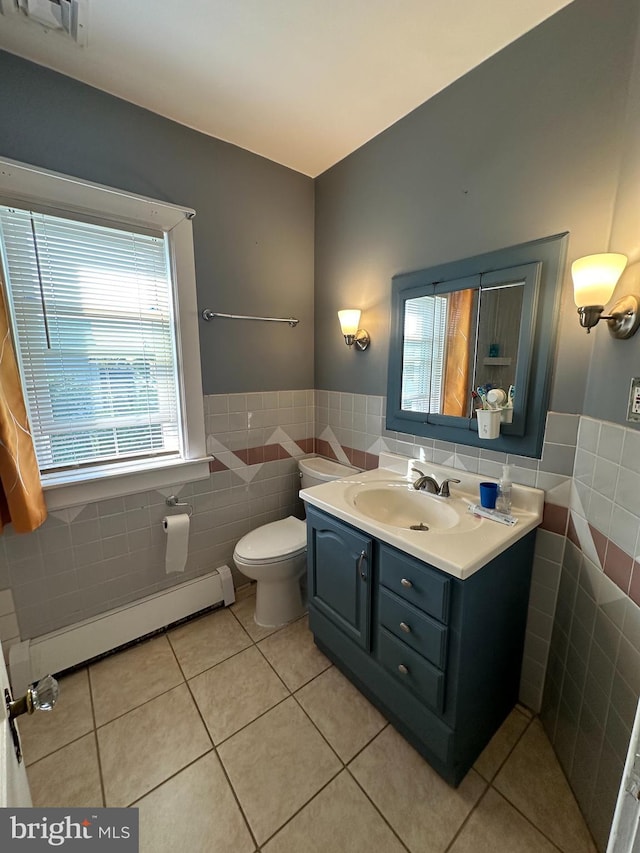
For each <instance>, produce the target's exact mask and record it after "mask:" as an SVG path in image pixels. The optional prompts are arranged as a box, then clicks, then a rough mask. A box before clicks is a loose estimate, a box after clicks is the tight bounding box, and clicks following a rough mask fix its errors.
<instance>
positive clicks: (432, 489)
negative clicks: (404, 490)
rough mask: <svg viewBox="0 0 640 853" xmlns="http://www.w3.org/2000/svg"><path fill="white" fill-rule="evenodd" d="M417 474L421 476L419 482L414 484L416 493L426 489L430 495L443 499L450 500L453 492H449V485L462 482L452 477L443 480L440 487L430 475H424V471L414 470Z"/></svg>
mask: <svg viewBox="0 0 640 853" xmlns="http://www.w3.org/2000/svg"><path fill="white" fill-rule="evenodd" d="M411 470H412V471H414V472H415V473H416V474H419V475H420V476H419V477H418V479H417V480H415V481H414V483H413V488H414V489H416V491H419V490H420V489H424V491H425V492H429V494H430V495H438V497H441V498H450V497H451V492H450V491H449V483H459V482H460V480H455V479H453V478H452V477H450V478H449V479H447V480H443V481H442V483H441V484H440V485H438V482H437V480H434V478H433V477H430V476H429V475H428V474H424V473H423V472H422V471H419V470H418V469H417V468H412V469H411Z"/></svg>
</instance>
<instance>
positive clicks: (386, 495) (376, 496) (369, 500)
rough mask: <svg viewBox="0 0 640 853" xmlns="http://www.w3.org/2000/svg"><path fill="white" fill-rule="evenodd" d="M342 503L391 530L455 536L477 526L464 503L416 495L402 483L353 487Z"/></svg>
mask: <svg viewBox="0 0 640 853" xmlns="http://www.w3.org/2000/svg"><path fill="white" fill-rule="evenodd" d="M345 499H346V502H347V503H348V504H349V505H350V506H352V507H353V508H354V509H356V510H357V511H358V512H360V513H362V514H363V515H366V516H367V517H368V518H371V519H373V520H374V521H377V522H379V523H380V524H388V525H391V526H392V527H403V528H408V529H410V530H423V531H428V530H433V531H437V532H438V533H445V532H447V531H448V532H451V533H455V532H458V531H461V530H469V529H471V528H473V527H477V526H478V525H479V523H480V519H479V518H476V517H475V516H473V515H472V514H471V513H470V512H468V504H466V503H465V502H464V501H461V500H460V499H458V498H440V497H437V496H436V495H432V494H429V493H428V492H424V491H417V490H416V489H414V488H413V486H412V485H410V484H409V485H407V484H406V483H370V484H367V485H362V484H359V485H353V486H350V487H349V488H348V489H347V490H346V492H345Z"/></svg>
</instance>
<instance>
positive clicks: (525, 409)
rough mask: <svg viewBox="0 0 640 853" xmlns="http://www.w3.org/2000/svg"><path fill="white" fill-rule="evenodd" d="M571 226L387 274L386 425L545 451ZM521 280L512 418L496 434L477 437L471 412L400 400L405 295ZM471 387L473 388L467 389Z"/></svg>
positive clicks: (525, 452)
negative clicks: (420, 407) (421, 408)
mask: <svg viewBox="0 0 640 853" xmlns="http://www.w3.org/2000/svg"><path fill="white" fill-rule="evenodd" d="M567 243H568V232H563V233H562V234H556V235H554V236H552V237H546V238H543V239H540V240H533V241H531V242H529V243H521V244H519V245H517V246H511V247H509V248H506V249H500V250H498V251H494V252H488V253H486V254H483V255H476V256H475V257H472V258H464V259H462V260H458V261H452V262H450V263H446V264H440V265H438V266H435V267H430V268H428V269H423V270H417V271H416V272H410V273H403V274H400V275H396V276H394V277H393V279H392V301H391V339H390V342H389V372H388V378H387V413H386V427H387V429H388V430H394V431H396V432H404V433H410V434H412V435H418V436H423V437H426V438H433V439H437V440H441V441H448V442H451V443H453V444H466V445H470V446H474V447H483V448H485V449H486V450H495V451H501V452H505V453H513V454H517V455H519V456H532V457H537V458H539V457H540V455H541V453H542V444H543V440H544V429H545V422H546V414H547V406H548V401H549V392H550V387H551V372H552V367H553V360H554V355H555V342H556V335H557V327H558V316H559V313H560V312H559V309H560V296H561V290H562V277H563V272H564V267H565V260H566V250H567ZM507 281H524V295H523V305H522V313H521V322H520V333H519V338H518V354H517V367H516V381H515V385H516V396H515V402H514V412H513V423H512V424H501V430H500V436H499V437H498V438H496V439H492V440H489V441H487V440H486V439H481V438H479V437H478V426H477V419H476V418H473V417H471V418H465V417H454V416H450V415H441V414H435V413H426V412H412V411H411V412H410V411H407V410H404V409H401V408H400V400H401V389H402V375H401V371H402V361H403V350H404V305H405V302H406V301H407V300H408V299H413V298H416V297H419V296H427V295H438V294H444V293H450V292H453V291H455V290H462V289H466V288H469V287H480V288H481V289H490V288H492V287H497V286H499V285H501V284H504V283H506V282H507ZM469 392H471V389H469Z"/></svg>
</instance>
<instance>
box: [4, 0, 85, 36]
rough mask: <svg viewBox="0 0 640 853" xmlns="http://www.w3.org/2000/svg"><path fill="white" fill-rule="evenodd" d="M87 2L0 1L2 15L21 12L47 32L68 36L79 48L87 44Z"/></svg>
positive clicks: (50, 0)
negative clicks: (52, 31) (54, 31)
mask: <svg viewBox="0 0 640 853" xmlns="http://www.w3.org/2000/svg"><path fill="white" fill-rule="evenodd" d="M88 11H89V8H88V0H0V12H2V13H3V14H4V15H7V14H11V13H12V12H21V13H22V14H23V15H24V16H25V17H26V18H28V20H29V21H34V22H35V23H36V24H40V25H41V26H43V27H44V28H45V29H47V30H56V31H58V32H60V33H64V34H66V35H68V36H70V37H71V38H72V39H73V40H74V41H75V42H77V43H78V44H79V45H80V46H81V47H84V46H85V45H86V43H87V32H88Z"/></svg>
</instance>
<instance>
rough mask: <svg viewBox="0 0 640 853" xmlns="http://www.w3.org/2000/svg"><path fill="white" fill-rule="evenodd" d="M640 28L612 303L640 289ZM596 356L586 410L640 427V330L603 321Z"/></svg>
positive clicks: (616, 216)
mask: <svg viewBox="0 0 640 853" xmlns="http://www.w3.org/2000/svg"><path fill="white" fill-rule="evenodd" d="M638 104H640V30H639V31H638V39H637V41H636V52H635V61H634V63H633V68H632V74H631V80H630V84H629V97H628V101H627V116H626V123H625V124H624V125H622V124H621V125H620V126H619V127H621V128H623V133H622V135H621V136H622V140H623V150H622V159H621V165H620V176H619V181H618V188H617V195H616V202H615V208H614V212H613V222H612V226H611V240H610V243H609V246H608V248H609V249H610V250H611V251H612V252H623V253H624V254H626V255H627V256H628V258H629V265H628V267H627V269H626V270H625V271H624V273H623V275H622V278H621V279H620V282H619V284H618V286H617V287H616V290H615V293H614V297H613V300H612V302H611V303H609V306H608V307H609V308H611V307H612V305H613V304H614V303H615V301H616V300H617V299H618V298H619V297H620V296H623V295H625V294H627V293H635V294H640V110H639V109H638ZM592 337H593V338H594V339H593V341H592V357H591V364H590V368H589V381H588V383H587V392H586V395H585V404H584V413H585V414H587V415H590V416H591V417H594V418H601V419H602V420H606V421H615V422H616V423H624V424H625V426H627V427H629V428H634V429H640V424H633V423H629V422H626V421H625V417H626V413H627V404H628V399H629V387H630V384H631V377H633V376H640V334H638V333H637V334H636V336H635V337H634V338H631V340H628V341H618V340H616V339H615V338H612V337H611V335H610V334H609V331H608V329H607V328H606V327H605V326H604V324H603V323H600V324H599V325H598V326H597V327H596V329H594V330H593V333H592Z"/></svg>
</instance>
